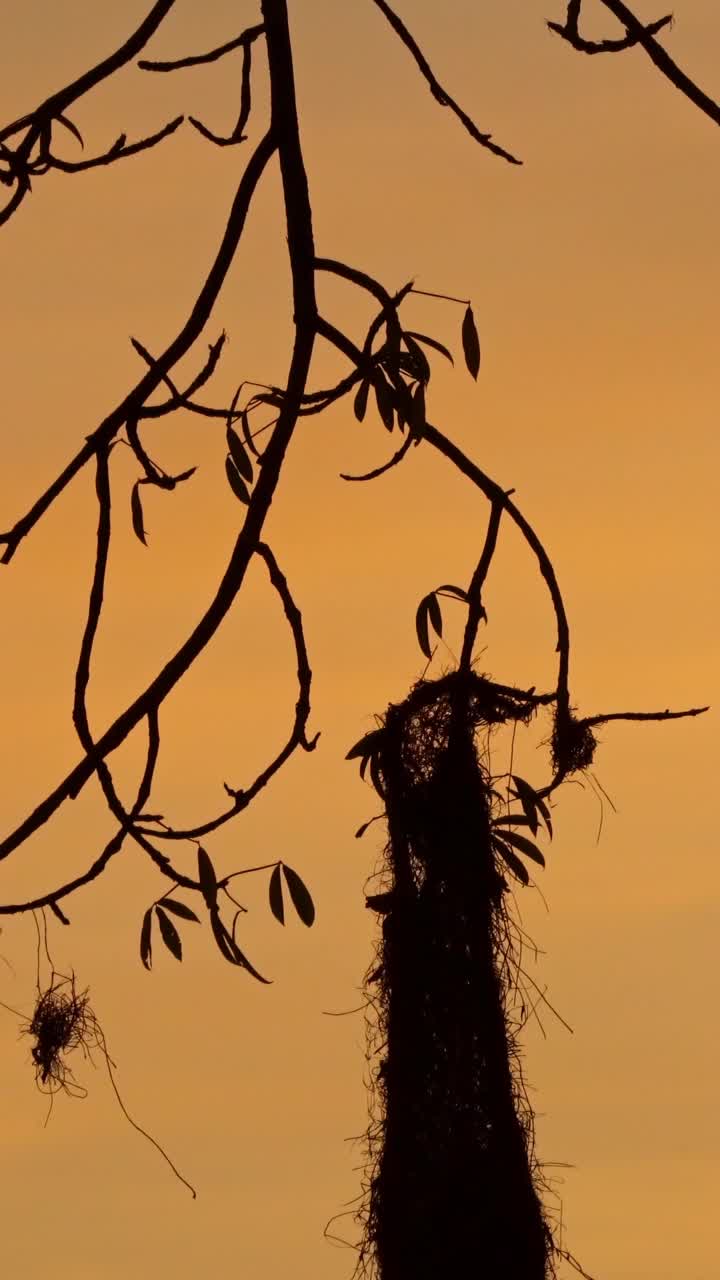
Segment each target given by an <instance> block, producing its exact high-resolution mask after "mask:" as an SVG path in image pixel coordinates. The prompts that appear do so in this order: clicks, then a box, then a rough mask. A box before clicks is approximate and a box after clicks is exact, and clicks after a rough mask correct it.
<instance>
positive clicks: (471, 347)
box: [462, 306, 480, 378]
mask: <svg viewBox="0 0 720 1280" xmlns="http://www.w3.org/2000/svg"><path fill="white" fill-rule="evenodd" d="M462 345H463V352H464V355H465V364H466V365H467V367H468V370H469V372H470V373H471V374H472V376H473V378H477V376H478V373H479V372H480V339H479V337H478V331H477V329H476V327H475V317H474V316H473V313H472V307H470V306H468V309H467V311H466V312H465V315H464V316H463V322H462Z"/></svg>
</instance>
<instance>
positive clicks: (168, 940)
mask: <svg viewBox="0 0 720 1280" xmlns="http://www.w3.org/2000/svg"><path fill="white" fill-rule="evenodd" d="M155 914H156V915H157V920H158V924H159V925H160V936H161V938H162V940H163V942H164V943H165V946H166V947H167V949H168V951H169V952H170V953H171V954H172V955H174V957H175V959H176V960H182V943H181V941H180V934H179V933H178V931H177V929H176V928H175V925H174V924H173V922H172V920H171V919H170V917H169V916H166V915H165V912H164V911H163V909H162V907H156V908H155Z"/></svg>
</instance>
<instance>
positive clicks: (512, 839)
mask: <svg viewBox="0 0 720 1280" xmlns="http://www.w3.org/2000/svg"><path fill="white" fill-rule="evenodd" d="M502 838H503V840H504V841H505V842H506V843H507V844H511V845H512V846H513V848H515V849H519V850H520V853H524V854H525V857H526V858H532V860H533V862H537V863H539V864H540V866H541V867H544V866H545V858H544V857H543V855H542V853H541V852H540V850H539V849H538V847H537V845H536V844H535V842H534V841H533V840H528V838H527V836H520V835H518V833H517V831H503V833H502Z"/></svg>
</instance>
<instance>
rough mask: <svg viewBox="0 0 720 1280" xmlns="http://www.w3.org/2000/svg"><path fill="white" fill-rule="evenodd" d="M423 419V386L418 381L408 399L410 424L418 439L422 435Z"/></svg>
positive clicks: (424, 415)
mask: <svg viewBox="0 0 720 1280" xmlns="http://www.w3.org/2000/svg"><path fill="white" fill-rule="evenodd" d="M398 416H399V415H398ZM425 421H426V414H425V387H424V385H423V383H422V382H418V384H417V386H416V388H415V390H414V391H413V394H412V399H411V401H410V426H411V427H412V431H413V435H414V436H416V437H417V438H418V439H420V437H421V436H422V433H423V428H424V426H425Z"/></svg>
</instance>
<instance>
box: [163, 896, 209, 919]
mask: <svg viewBox="0 0 720 1280" xmlns="http://www.w3.org/2000/svg"><path fill="white" fill-rule="evenodd" d="M158 906H161V907H162V909H163V911H171V912H172V914H173V915H174V916H179V917H180V919H181V920H194V921H195V923H196V924H199V923H200V919H199V917H198V916H196V915H195V912H194V911H192V910H191V909H190V907H186V906H185V903H184V902H176V901H175V899H174V898H163V900H162V902H160V903H158Z"/></svg>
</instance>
